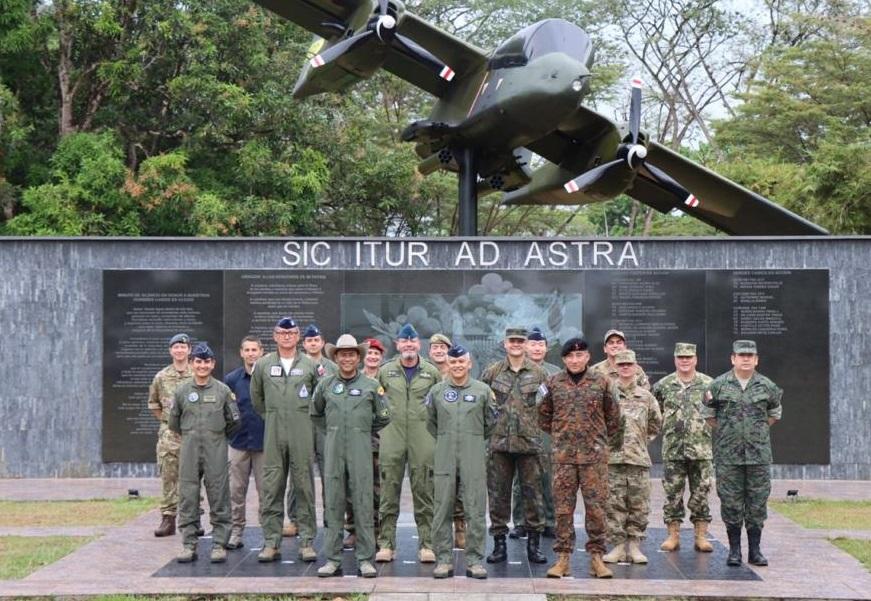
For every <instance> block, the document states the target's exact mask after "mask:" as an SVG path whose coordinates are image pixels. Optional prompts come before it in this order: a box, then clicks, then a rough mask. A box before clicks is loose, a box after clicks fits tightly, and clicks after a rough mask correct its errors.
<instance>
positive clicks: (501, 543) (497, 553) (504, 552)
mask: <svg viewBox="0 0 871 601" xmlns="http://www.w3.org/2000/svg"><path fill="white" fill-rule="evenodd" d="M506 559H508V549H507V548H506V547H505V535H504V534H497V535H496V536H494V537H493V552H492V553H490V555H488V556H487V563H502V562H503V561H505V560H506Z"/></svg>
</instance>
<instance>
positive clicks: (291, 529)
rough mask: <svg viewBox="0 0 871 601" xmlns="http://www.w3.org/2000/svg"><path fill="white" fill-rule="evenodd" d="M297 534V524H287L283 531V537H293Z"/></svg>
mask: <svg viewBox="0 0 871 601" xmlns="http://www.w3.org/2000/svg"><path fill="white" fill-rule="evenodd" d="M297 534H299V528H297V527H296V524H294V523H293V522H290V523H289V524H285V525H284V528H282V529H281V536H289V537H293V536H296V535H297Z"/></svg>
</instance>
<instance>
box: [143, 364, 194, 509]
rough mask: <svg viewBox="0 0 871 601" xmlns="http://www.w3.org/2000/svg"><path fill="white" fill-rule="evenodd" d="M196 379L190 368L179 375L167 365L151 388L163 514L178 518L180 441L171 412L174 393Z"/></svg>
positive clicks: (150, 403) (150, 398) (149, 393)
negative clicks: (156, 415)
mask: <svg viewBox="0 0 871 601" xmlns="http://www.w3.org/2000/svg"><path fill="white" fill-rule="evenodd" d="M192 376H193V371H192V370H191V367H190V365H188V366H187V368H186V369H185V370H184V371H183V372H179V371H178V370H176V369H175V367H174V366H172V365H167V366H166V367H164V368H163V369H161V370H160V371H159V372H157V374H156V375H155V376H154V380H152V382H151V386H150V387H149V388H148V409H149V410H152V411H160V412H161V417H160V428H159V429H158V431H157V467H158V468H159V470H160V513H161V514H163V515H171V516H173V517H174V516H175V515H176V513H177V511H178V455H179V451H180V450H181V437H180V436H179V435H178V434H176V433H175V432H173V431H172V430H170V429H169V427H168V425H167V424H168V422H169V413H170V411H171V410H172V406H173V399H174V395H175V389H176V388H178V386H179V384H181V383H182V382H184V381H185V380H186V379H188V378H191V377H192Z"/></svg>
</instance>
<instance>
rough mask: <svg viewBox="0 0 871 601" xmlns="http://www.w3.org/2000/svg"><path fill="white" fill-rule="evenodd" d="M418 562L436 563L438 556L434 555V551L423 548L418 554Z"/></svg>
mask: <svg viewBox="0 0 871 601" xmlns="http://www.w3.org/2000/svg"><path fill="white" fill-rule="evenodd" d="M417 560H418V561H419V562H420V563H435V561H436V556H435V553H433V551H432V549H429V548H427V547H421V548H420V550H419V551H418V552H417Z"/></svg>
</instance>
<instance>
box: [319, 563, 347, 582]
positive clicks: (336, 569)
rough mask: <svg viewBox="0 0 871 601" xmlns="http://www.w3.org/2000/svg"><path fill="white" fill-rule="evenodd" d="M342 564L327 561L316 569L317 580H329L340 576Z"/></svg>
mask: <svg viewBox="0 0 871 601" xmlns="http://www.w3.org/2000/svg"><path fill="white" fill-rule="evenodd" d="M341 575H342V564H340V563H339V562H338V561H333V560H329V561H327V563H325V564H324V565H322V566H321V567H319V568H318V578H329V577H330V576H341Z"/></svg>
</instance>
